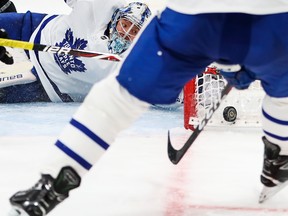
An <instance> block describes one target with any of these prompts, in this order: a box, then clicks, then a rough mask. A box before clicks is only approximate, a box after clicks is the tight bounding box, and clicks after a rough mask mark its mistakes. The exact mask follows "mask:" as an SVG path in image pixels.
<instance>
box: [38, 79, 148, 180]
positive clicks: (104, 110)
mask: <svg viewBox="0 0 288 216" xmlns="http://www.w3.org/2000/svg"><path fill="white" fill-rule="evenodd" d="M148 107H149V104H147V103H144V102H142V101H140V100H138V99H137V98H135V97H134V96H132V95H131V94H129V93H128V91H127V90H126V89H124V88H123V87H122V86H120V84H119V83H118V81H117V80H116V79H115V77H114V76H110V77H109V78H107V79H105V80H103V81H101V82H100V83H97V84H96V85H94V86H93V88H92V90H91V91H90V93H89V94H88V96H87V97H86V99H85V101H84V102H83V104H82V105H81V106H80V107H79V109H78V111H77V112H76V113H75V114H74V116H73V118H72V119H71V121H70V123H69V124H67V126H66V127H65V129H64V130H63V132H62V133H61V135H60V136H59V139H58V140H57V142H56V144H55V145H56V148H55V149H56V150H54V153H53V155H51V156H52V157H51V160H53V162H52V163H51V164H50V165H49V166H48V167H47V168H46V170H43V173H49V174H51V175H52V176H56V175H57V174H58V172H59V170H60V169H61V168H62V167H63V166H67V165H68V166H72V167H73V168H74V169H75V170H76V171H77V172H78V174H79V175H80V176H82V175H83V174H85V173H86V172H87V171H88V170H89V169H90V168H91V167H92V165H93V164H95V163H96V162H97V161H98V159H99V158H100V157H101V156H102V155H103V153H105V151H106V150H107V149H108V148H109V146H110V145H111V144H112V142H113V141H114V139H115V137H116V136H117V134H118V133H119V132H120V131H122V130H124V129H126V128H127V127H129V126H130V125H131V124H132V123H133V122H134V121H135V120H136V119H137V118H138V117H139V116H140V115H141V114H142V113H143V112H145V111H146V110H147V109H148Z"/></svg>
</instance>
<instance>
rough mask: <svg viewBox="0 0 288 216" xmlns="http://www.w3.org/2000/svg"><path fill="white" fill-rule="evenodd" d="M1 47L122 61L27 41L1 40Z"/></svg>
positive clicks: (117, 58) (107, 55)
mask: <svg viewBox="0 0 288 216" xmlns="http://www.w3.org/2000/svg"><path fill="white" fill-rule="evenodd" d="M0 46H7V47H12V48H20V49H24V50H35V51H41V52H49V53H55V54H65V55H73V56H81V57H94V58H97V59H102V60H108V61H120V60H121V58H120V57H119V56H118V55H113V54H110V53H102V52H94V51H84V50H79V49H71V48H68V47H60V46H50V45H43V44H35V43H30V42H26V41H19V40H11V39H4V38H0Z"/></svg>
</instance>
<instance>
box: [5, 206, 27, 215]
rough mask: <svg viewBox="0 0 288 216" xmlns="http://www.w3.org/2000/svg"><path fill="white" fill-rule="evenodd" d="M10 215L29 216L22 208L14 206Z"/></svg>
mask: <svg viewBox="0 0 288 216" xmlns="http://www.w3.org/2000/svg"><path fill="white" fill-rule="evenodd" d="M8 216H29V215H28V214H27V213H26V212H25V211H23V210H22V209H18V208H15V207H13V208H12V209H11V210H10V212H9V213H8Z"/></svg>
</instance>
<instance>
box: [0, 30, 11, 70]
mask: <svg viewBox="0 0 288 216" xmlns="http://www.w3.org/2000/svg"><path fill="white" fill-rule="evenodd" d="M0 38H8V34H7V32H6V31H5V30H4V29H0ZM0 61H2V62H4V63H5V64H13V63H14V60H13V57H12V56H11V55H10V53H9V52H8V51H7V50H6V49H5V47H3V46H0Z"/></svg>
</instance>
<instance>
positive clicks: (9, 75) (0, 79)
mask: <svg viewBox="0 0 288 216" xmlns="http://www.w3.org/2000/svg"><path fill="white" fill-rule="evenodd" d="M32 67H33V64H32V63H31V62H30V61H28V60H27V61H24V62H17V63H14V64H12V65H4V64H1V67H0V88H4V87H8V86H13V85H20V84H27V83H31V82H35V81H36V77H35V76H34V75H33V74H32V72H31V69H32Z"/></svg>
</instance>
